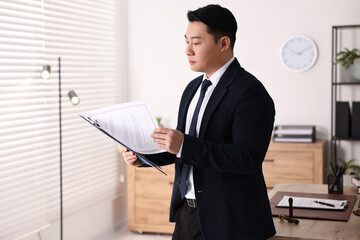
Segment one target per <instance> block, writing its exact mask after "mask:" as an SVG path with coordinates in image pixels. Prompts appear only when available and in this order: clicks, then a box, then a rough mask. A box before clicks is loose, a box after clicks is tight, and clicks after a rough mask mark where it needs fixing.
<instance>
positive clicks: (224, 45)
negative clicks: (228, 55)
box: [219, 36, 231, 52]
mask: <svg viewBox="0 0 360 240" xmlns="http://www.w3.org/2000/svg"><path fill="white" fill-rule="evenodd" d="M230 42H231V41H230V38H229V37H227V36H223V37H221V38H220V39H219V43H220V51H221V52H226V51H227V50H229V49H230Z"/></svg>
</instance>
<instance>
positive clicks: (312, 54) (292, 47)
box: [280, 35, 318, 72]
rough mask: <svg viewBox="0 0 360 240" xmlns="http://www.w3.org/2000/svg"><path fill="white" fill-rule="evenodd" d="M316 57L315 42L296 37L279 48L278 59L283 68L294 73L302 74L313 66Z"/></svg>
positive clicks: (301, 36)
mask: <svg viewBox="0 0 360 240" xmlns="http://www.w3.org/2000/svg"><path fill="white" fill-rule="evenodd" d="M317 56H318V51H317V47H316V45H315V42H314V41H313V40H311V39H310V38H308V37H306V36H303V35H297V36H293V37H291V38H289V39H287V40H286V41H285V43H284V44H283V46H282V47H281V53H280V58H281V62H282V63H283V64H284V66H285V67H286V68H287V69H289V70H291V71H294V72H303V71H306V70H308V69H310V68H311V67H312V66H314V64H315V62H316V59H317Z"/></svg>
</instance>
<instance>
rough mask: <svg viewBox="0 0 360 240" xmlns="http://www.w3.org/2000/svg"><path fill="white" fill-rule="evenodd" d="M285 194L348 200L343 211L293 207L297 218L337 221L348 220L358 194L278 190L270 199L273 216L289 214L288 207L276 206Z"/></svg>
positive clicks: (326, 199)
mask: <svg viewBox="0 0 360 240" xmlns="http://www.w3.org/2000/svg"><path fill="white" fill-rule="evenodd" d="M284 196H292V197H301V198H315V199H325V201H328V200H330V199H332V200H341V201H345V200H346V201H347V202H348V205H347V207H345V209H344V210H343V211H334V210H329V209H313V208H295V207H294V209H293V216H294V217H295V218H311V219H323V220H336V221H348V220H349V217H350V215H351V211H352V209H353V207H354V204H355V201H356V197H357V196H356V195H344V194H318V193H301V192H283V191H279V192H276V193H275V195H274V196H273V197H272V198H271V199H270V206H271V212H272V215H273V216H279V215H280V214H285V215H288V214H289V209H288V208H287V207H276V205H278V203H279V202H280V201H281V200H282V199H283V197H284Z"/></svg>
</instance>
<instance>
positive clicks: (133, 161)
mask: <svg viewBox="0 0 360 240" xmlns="http://www.w3.org/2000/svg"><path fill="white" fill-rule="evenodd" d="M120 150H121V151H122V156H123V158H124V161H125V162H126V164H127V165H130V166H135V167H138V166H141V165H143V163H142V162H140V160H139V159H138V158H137V156H136V155H135V154H134V153H133V152H132V151H129V150H128V149H127V148H126V147H123V146H121V147H120Z"/></svg>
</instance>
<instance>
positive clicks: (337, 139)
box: [332, 137, 360, 141]
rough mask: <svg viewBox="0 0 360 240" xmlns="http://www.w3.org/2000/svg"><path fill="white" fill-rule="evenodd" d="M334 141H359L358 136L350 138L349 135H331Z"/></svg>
mask: <svg viewBox="0 0 360 240" xmlns="http://www.w3.org/2000/svg"><path fill="white" fill-rule="evenodd" d="M332 139H333V140H335V141H360V138H351V137H333V138H332Z"/></svg>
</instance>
